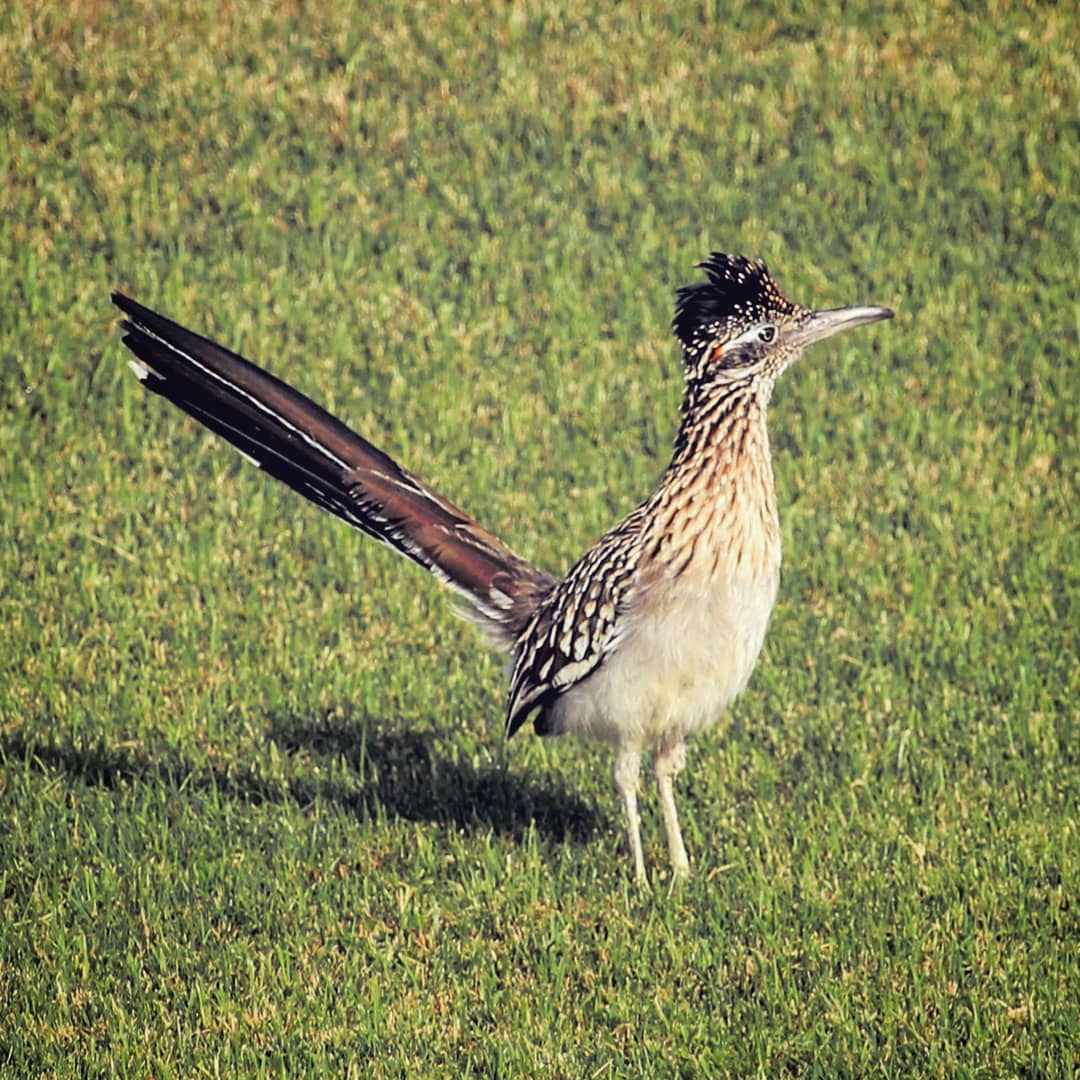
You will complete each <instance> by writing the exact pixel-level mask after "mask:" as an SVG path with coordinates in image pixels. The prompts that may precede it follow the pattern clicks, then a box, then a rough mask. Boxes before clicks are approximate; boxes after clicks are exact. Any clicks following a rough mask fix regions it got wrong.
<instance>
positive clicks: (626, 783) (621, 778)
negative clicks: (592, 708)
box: [615, 747, 648, 882]
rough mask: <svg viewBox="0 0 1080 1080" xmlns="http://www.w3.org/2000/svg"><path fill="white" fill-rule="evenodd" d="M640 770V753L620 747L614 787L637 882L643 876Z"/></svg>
mask: <svg viewBox="0 0 1080 1080" xmlns="http://www.w3.org/2000/svg"><path fill="white" fill-rule="evenodd" d="M640 772H641V754H640V752H639V751H637V750H631V749H629V748H627V747H621V748H620V749H619V752H618V754H617V755H616V757H615V787H616V788H617V789H618V792H619V795H620V796H621V797H622V804H623V812H624V813H625V815H626V836H627V839H628V840H629V841H630V854H631V855H632V856H633V859H634V878H635V880H637V881H638V882H644V881H647V880H648V879H647V878H646V876H645V855H644V853H643V852H642V850H641V816H640V815H639V814H638V808H637V792H638V774H639V773H640Z"/></svg>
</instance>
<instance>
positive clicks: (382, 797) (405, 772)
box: [0, 710, 604, 843]
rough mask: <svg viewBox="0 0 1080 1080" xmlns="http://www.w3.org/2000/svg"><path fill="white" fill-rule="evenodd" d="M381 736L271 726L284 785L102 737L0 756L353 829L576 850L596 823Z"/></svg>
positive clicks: (22, 742)
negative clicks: (315, 812) (329, 810)
mask: <svg viewBox="0 0 1080 1080" xmlns="http://www.w3.org/2000/svg"><path fill="white" fill-rule="evenodd" d="M331 715H332V716H341V715H342V713H341V711H340V710H335V712H334V713H333V714H331ZM387 726H388V725H386V724H384V723H379V722H372V721H364V720H359V721H352V720H350V719H349V717H348V716H347V715H346V716H345V719H342V720H332V719H330V718H329V717H327V718H326V719H319V720H311V719H308V718H304V717H297V716H279V717H270V718H269V719H268V734H269V738H270V740H271V741H272V742H273V743H274V744H275V746H276V747H277V748H278V749H279V750H280V751H281V753H282V754H283V755H284V756H286V757H287V758H289V759H293V758H295V759H296V767H295V768H293V767H291V766H288V767H287V768H286V772H287V773H288V774H289V775H288V776H287V778H285V779H278V778H274V777H267V776H265V775H263V774H262V773H261V772H260V769H259V765H258V763H256V762H252V763H248V764H231V765H228V766H222V765H218V764H204V763H199V762H194V761H192V760H191V759H189V758H186V757H185V756H184V755H183V754H181V753H180V752H179V751H178V750H176V749H175V748H174V747H171V746H163V747H161V748H160V749H154V750H146V749H141V748H140V749H134V748H132V747H131V746H130V745H120V746H117V745H110V744H109V743H107V742H106V741H105V739H104V738H103V737H101V736H99V737H97V738H96V739H95V740H93V741H90V740H79V741H75V740H69V741H59V740H50V741H45V740H42V741H37V740H35V739H33V738H31V737H28V736H26V735H25V734H23V733H21V732H18V731H16V732H12V733H6V734H4V735H3V736H0V757H2V758H3V759H6V760H7V761H9V762H12V761H23V762H25V763H26V764H27V765H28V766H29V767H31V768H38V769H42V770H49V771H53V772H58V773H61V774H64V775H67V776H68V777H69V778H71V779H72V780H73V781H79V782H82V783H87V784H92V785H96V786H100V787H105V788H115V787H118V786H120V785H121V784H140V783H143V784H149V783H155V782H156V783H159V784H164V785H165V786H167V787H170V788H175V789H176V790H177V791H178V792H179V791H181V790H188V791H192V790H194V791H200V790H202V791H206V790H213V791H215V792H217V793H218V794H219V795H225V796H227V797H229V798H235V799H237V800H241V801H246V802H250V803H253V804H259V803H267V802H269V803H286V802H293V803H295V804H297V805H299V806H301V807H303V808H307V807H309V806H313V805H315V804H316V803H317V802H318V801H320V800H323V801H325V802H329V803H331V804H333V805H336V806H339V807H341V808H342V809H344V810H345V811H346V812H348V813H350V814H353V815H354V816H355V817H357V818H358V819H361V820H376V819H389V820H393V819H405V820H409V821H426V822H430V823H432V824H435V825H439V826H444V827H452V828H454V829H457V830H465V831H491V832H494V833H497V834H499V835H505V836H511V837H514V838H518V839H520V838H522V837H524V836H525V835H526V834H527V833H529V832H535V833H537V834H539V835H540V836H542V837H544V838H545V839H548V840H551V841H558V842H567V841H570V842H575V843H584V842H585V841H587V840H588V839H589V838H590V837H592V836H594V835H595V834H596V833H597V832H598V831H599V830H600V829H601V828H602V827H603V825H604V818H603V816H602V815H601V814H599V813H598V812H597V810H596V808H595V807H594V806H592V805H590V804H589V803H588V802H586V801H584V800H583V799H581V798H580V797H578V796H577V795H575V794H573V793H572V792H570V791H568V790H566V788H565V787H564V786H563V785H562V784H561V783H560V782H559V781H558V780H557V779H554V778H551V779H549V778H545V779H543V780H537V779H535V778H533V777H529V776H521V775H516V774H514V773H512V772H510V771H509V769H508V768H507V767H506V766H505V765H504V764H500V763H493V764H491V765H489V766H488V765H482V766H477V765H475V764H473V763H472V762H470V761H467V760H461V759H460V758H458V757H457V756H456V755H454V754H452V753H447V754H443V753H441V752H439V750H438V749H437V747H436V743H437V739H436V737H435V736H434V735H433V734H431V733H425V732H413V731H393V730H387ZM312 764H314V765H315V766H317V767H316V768H312V767H311V765H312Z"/></svg>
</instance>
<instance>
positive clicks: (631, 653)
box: [552, 552, 780, 750]
mask: <svg viewBox="0 0 1080 1080" xmlns="http://www.w3.org/2000/svg"><path fill="white" fill-rule="evenodd" d="M778 555H779V552H777V556H778ZM779 576H780V575H779V558H778V557H777V559H776V560H775V564H774V565H771V566H769V567H768V568H767V569H766V571H765V573H760V572H759V573H757V574H753V575H745V576H738V577H735V578H734V579H730V580H729V579H720V580H717V579H715V578H714V579H712V580H711V581H709V582H708V583H707V584H706V583H704V582H702V581H701V580H700V579H697V580H696V581H695V580H693V578H694V575H686V576H682V577H679V578H677V579H675V580H673V581H668V582H663V583H658V584H657V585H654V586H653V587H652V589H650V591H649V594H648V599H647V604H648V612H647V613H642V614H643V616H644V617H638V614H639V613H637V612H631V613H627V614H628V617H627V619H626V626H627V629H626V630H625V631H624V632H623V634H622V635H621V636H620V637H619V640H618V644H617V646H616V647H615V648H614V650H613V651H612V652H611V654H609V655H608V657H607V658H606V659H605V661H604V662H603V663H602V664H601V666H600V667H599V668H597V670H596V671H595V672H593V674H592V675H590V676H588V677H587V678H586V679H584V680H582V682H580V683H578V684H577V685H576V686H574V687H573V688H571V689H570V690H568V691H567V692H566V693H565V694H564V695H563V696H562V697H561V698H560V699H559V700H558V701H557V702H556V703H555V705H554V707H553V708H552V720H553V721H554V724H553V725H552V726H553V729H554V730H555V731H567V732H574V733H576V734H582V735H590V736H593V737H596V738H602V739H608V740H611V741H613V742H617V743H620V744H623V745H631V746H636V747H637V748H638V749H641V750H644V749H646V748H648V747H650V746H652V745H654V744H655V743H656V742H658V741H659V740H660V739H661V738H664V739H665V740H666V741H668V742H671V741H674V740H678V739H683V738H686V737H687V736H690V735H693V734H695V733H697V732H698V731H701V730H702V729H703V728H706V727H708V726H710V725H711V724H714V723H716V721H717V720H719V718H720V716H721V714H722V713H723V712H724V710H725V709H726V708H727V707H728V706H729V705H730V704H731V703H732V701H734V700H735V698H736V697H737V696H738V695H739V694H740V693H741V692H742V690H743V688H744V687H745V686H746V684H747V681H748V680H749V678H750V674H751V672H752V671H753V670H754V664H755V663H756V661H757V658H758V654H759V653H760V652H761V646H762V643H763V642H764V640H765V630H766V628H767V627H768V623H769V616H770V614H771V613H772V608H773V603H774V601H775V600H776V591H777V586H778V584H779ZM688 579H690V580H688ZM660 590H664V592H665V594H664V595H660Z"/></svg>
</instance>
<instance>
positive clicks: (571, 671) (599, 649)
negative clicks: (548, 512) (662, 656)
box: [506, 507, 644, 737]
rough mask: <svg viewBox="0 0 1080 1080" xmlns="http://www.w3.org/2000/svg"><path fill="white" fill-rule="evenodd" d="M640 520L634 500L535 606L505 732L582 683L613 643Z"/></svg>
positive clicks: (522, 642)
mask: <svg viewBox="0 0 1080 1080" xmlns="http://www.w3.org/2000/svg"><path fill="white" fill-rule="evenodd" d="M643 524H644V518H643V515H642V514H641V510H640V507H639V508H638V510H635V511H634V512H633V513H632V514H631V515H630V516H629V517H628V518H626V519H625V520H623V521H622V522H621V523H620V524H619V525H617V526H616V527H615V528H614V529H612V530H611V531H610V532H609V533H607V534H606V535H605V536H604V537H603V538H602V539H601V540H600V541H599V542H598V543H597V544H596V545H595V546H594V547H593V548H591V549H590V550H589V551H588V552H586V553H585V555H584V556H582V558H581V559H580V560H579V561H578V563H577V564H576V565H575V566H574V567H573V568H572V569H571V570H570V572H569V573H568V574H567V575H566V577H565V578H563V580H562V581H560V582H559V583H558V585H556V586H555V588H554V589H552V590H551V592H550V593H549V594H548V595H547V597H546V598H545V599H544V600H543V601H542V602H541V604H540V606H539V607H538V608H537V610H536V612H535V614H534V615H533V617H532V619H531V620H530V621H529V623H528V624H527V625H526V627H525V629H524V630H523V631H522V633H521V636H520V637H519V638H518V640H517V643H516V645H515V647H514V664H513V670H512V672H511V676H510V691H509V694H508V696H507V702H506V734H507V737H509V736H510V735H513V734H514V732H515V731H517V729H518V728H519V727H521V725H522V724H523V723H524V722H525V720H526V719H527V718H528V716H529V714H530V713H531V712H532V711H533V710H534V709H536V708H539V707H541V706H543V705H544V704H546V703H549V702H550V701H551V700H552V699H553V698H555V697H558V696H559V695H560V694H562V693H564V692H565V691H567V690H568V689H570V687H572V686H573V685H574V684H575V683H578V682H580V681H581V680H582V679H584V678H585V677H586V676H588V675H589V674H590V673H591V672H592V671H594V670H595V669H596V668H597V667H599V665H600V664H602V663H603V661H604V658H605V657H606V656H608V655H609V654H610V653H611V651H612V650H613V649H614V648H615V647H616V646H617V644H618V640H619V633H620V626H621V620H620V613H621V612H622V611H623V610H624V609H625V606H626V604H627V601H628V600H629V598H630V594H631V589H632V584H633V580H634V574H635V570H636V568H637V562H638V556H639V553H640V545H639V544H638V543H636V536H637V534H638V533H639V532H640V530H641V528H642V527H643Z"/></svg>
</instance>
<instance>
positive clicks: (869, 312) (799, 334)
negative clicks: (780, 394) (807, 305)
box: [788, 305, 893, 349]
mask: <svg viewBox="0 0 1080 1080" xmlns="http://www.w3.org/2000/svg"><path fill="white" fill-rule="evenodd" d="M892 317H893V313H892V310H891V309H890V308H887V307H877V306H876V305H867V306H858V307H839V308H829V309H828V310H827V311H815V312H814V313H813V315H811V316H810V318H809V320H808V321H807V322H805V323H803V324H802V325H801V326H799V327H796V328H795V329H794V330H792V331H790V333H789V335H788V340H789V341H790V342H791V344H793V345H794V346H795V347H796V348H799V349H805V348H806V347H807V346H808V345H814V344H815V343H817V342H819V341H824V340H825V339H826V338H831V337H832V336H833V335H834V334H840V333H842V332H843V331H844V330H851V329H852V328H854V327H856V326H863V325H865V324H866V323H872V322H877V321H878V320H879V319H891V318H892Z"/></svg>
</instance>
